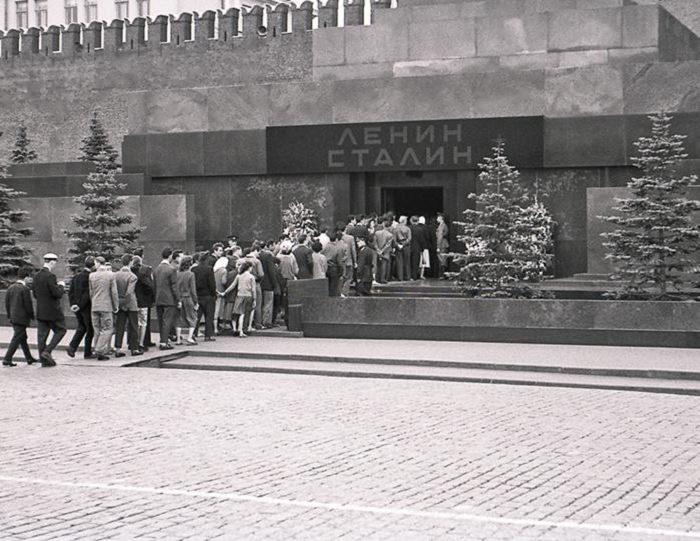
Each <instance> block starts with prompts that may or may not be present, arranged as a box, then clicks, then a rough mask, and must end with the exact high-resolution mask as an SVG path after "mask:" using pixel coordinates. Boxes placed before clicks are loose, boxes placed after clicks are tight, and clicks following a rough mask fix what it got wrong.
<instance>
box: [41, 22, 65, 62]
mask: <svg viewBox="0 0 700 541" xmlns="http://www.w3.org/2000/svg"><path fill="white" fill-rule="evenodd" d="M60 50H61V29H60V28H59V27H58V26H49V27H48V28H47V29H46V30H43V31H42V33H41V52H42V54H43V55H44V56H49V55H50V54H52V53H57V52H58V51H60Z"/></svg>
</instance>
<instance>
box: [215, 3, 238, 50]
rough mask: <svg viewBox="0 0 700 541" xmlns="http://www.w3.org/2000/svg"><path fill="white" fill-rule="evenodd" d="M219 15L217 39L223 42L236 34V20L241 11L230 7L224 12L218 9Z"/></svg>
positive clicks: (231, 38)
mask: <svg viewBox="0 0 700 541" xmlns="http://www.w3.org/2000/svg"><path fill="white" fill-rule="evenodd" d="M218 15H219V41H220V42H222V43H225V42H227V41H230V40H233V38H235V37H237V36H238V20H239V19H240V15H241V11H240V10H239V9H237V8H231V9H229V10H227V11H226V12H223V11H221V10H219V11H218Z"/></svg>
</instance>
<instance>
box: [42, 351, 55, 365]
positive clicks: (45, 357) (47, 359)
mask: <svg viewBox="0 0 700 541" xmlns="http://www.w3.org/2000/svg"><path fill="white" fill-rule="evenodd" d="M39 357H40V358H41V366H42V367H43V368H51V367H53V366H56V361H54V359H53V357H52V356H51V354H50V353H46V352H44V353H42V354H41V355H40V356H39Z"/></svg>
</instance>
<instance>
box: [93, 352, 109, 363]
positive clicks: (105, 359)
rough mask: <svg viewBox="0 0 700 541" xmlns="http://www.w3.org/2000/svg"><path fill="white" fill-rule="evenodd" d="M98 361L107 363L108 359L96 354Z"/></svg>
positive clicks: (105, 356)
mask: <svg viewBox="0 0 700 541" xmlns="http://www.w3.org/2000/svg"><path fill="white" fill-rule="evenodd" d="M95 358H96V359H97V360H98V361H109V357H107V355H102V354H101V353H98V354H97V357H95Z"/></svg>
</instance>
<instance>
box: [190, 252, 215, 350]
mask: <svg viewBox="0 0 700 541" xmlns="http://www.w3.org/2000/svg"><path fill="white" fill-rule="evenodd" d="M207 257H208V254H207V252H202V253H200V254H199V256H198V257H197V264H196V265H194V266H193V267H192V268H191V269H190V270H191V271H192V273H193V274H194V283H195V285H196V287H197V299H198V300H199V308H198V309H197V328H199V324H200V322H201V320H202V317H204V340H205V341H206V342H213V341H214V340H216V338H214V308H215V307H216V280H215V279H214V269H213V268H211V267H210V266H209V265H207Z"/></svg>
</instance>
